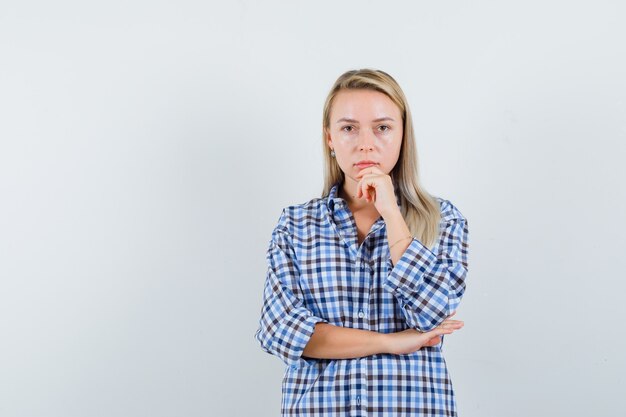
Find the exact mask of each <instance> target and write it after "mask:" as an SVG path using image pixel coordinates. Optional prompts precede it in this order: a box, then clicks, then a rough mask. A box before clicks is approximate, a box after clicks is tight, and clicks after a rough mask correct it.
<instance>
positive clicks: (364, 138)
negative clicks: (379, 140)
mask: <svg viewBox="0 0 626 417" xmlns="http://www.w3.org/2000/svg"><path fill="white" fill-rule="evenodd" d="M374 139H375V135H374V134H372V133H370V132H366V131H364V132H363V133H361V134H360V135H359V151H364V150H365V151H372V150H374Z"/></svg>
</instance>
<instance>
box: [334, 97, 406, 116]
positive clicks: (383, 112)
mask: <svg viewBox="0 0 626 417" xmlns="http://www.w3.org/2000/svg"><path fill="white" fill-rule="evenodd" d="M330 114H331V122H335V121H336V120H337V119H338V118H340V117H350V118H353V119H357V120H360V119H364V120H368V119H376V118H379V117H384V116H387V117H393V118H394V119H396V120H399V118H400V108H399V107H398V106H396V104H395V103H394V102H393V101H391V99H390V98H389V97H387V95H386V94H384V93H381V92H380V91H374V90H341V91H339V92H338V93H337V95H335V99H334V100H333V105H332V108H331V112H330Z"/></svg>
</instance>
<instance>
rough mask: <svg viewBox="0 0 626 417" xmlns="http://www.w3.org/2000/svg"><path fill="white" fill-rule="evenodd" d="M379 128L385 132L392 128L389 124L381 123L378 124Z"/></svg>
mask: <svg viewBox="0 0 626 417" xmlns="http://www.w3.org/2000/svg"><path fill="white" fill-rule="evenodd" d="M383 128H384V129H383ZM378 129H380V130H382V131H383V132H386V131H388V130H389V129H391V128H390V127H389V126H387V125H380V126H378Z"/></svg>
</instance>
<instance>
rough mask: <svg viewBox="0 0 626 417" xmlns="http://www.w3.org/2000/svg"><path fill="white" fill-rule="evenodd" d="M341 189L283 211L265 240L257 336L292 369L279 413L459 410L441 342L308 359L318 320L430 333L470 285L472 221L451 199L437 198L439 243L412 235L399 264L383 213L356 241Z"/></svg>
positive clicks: (285, 381) (421, 413)
mask: <svg viewBox="0 0 626 417" xmlns="http://www.w3.org/2000/svg"><path fill="white" fill-rule="evenodd" d="M339 187H340V183H337V184H335V185H334V186H333V187H332V188H331V190H330V192H329V195H328V196H327V197H326V198H314V199H312V200H310V201H308V202H306V203H303V204H298V205H293V206H289V207H286V208H284V209H283V211H282V213H281V215H280V218H279V220H278V225H277V226H276V228H275V229H274V231H273V232H272V238H271V240H270V243H269V248H268V251H267V262H268V270H267V277H266V281H265V287H264V293H263V307H262V309H261V318H260V320H259V328H258V330H257V331H256V333H255V335H254V337H255V339H256V340H257V341H258V342H259V343H260V345H261V348H262V349H263V350H264V351H265V352H267V353H270V354H272V355H275V356H277V357H278V358H280V359H281V360H282V361H283V362H284V363H285V364H286V366H287V367H286V370H285V375H284V378H283V383H282V404H281V415H283V416H296V415H298V416H311V417H313V416H342V417H345V416H394V417H397V416H456V415H457V412H456V403H455V397H454V391H453V388H452V383H451V379H450V376H449V374H448V370H447V367H446V362H445V360H444V358H443V355H442V352H441V348H442V344H443V341H442V343H439V344H438V345H436V346H432V347H422V348H421V349H419V350H418V351H416V352H414V353H410V354H406V355H393V354H375V355H371V356H365V357H361V358H353V359H317V358H308V357H306V356H302V352H303V350H304V347H305V346H306V344H307V342H308V341H309V339H310V337H311V335H312V333H313V331H314V329H315V323H318V322H325V323H330V324H333V325H336V326H342V327H350V328H355V329H365V330H372V331H376V332H380V333H393V332H398V331H401V330H405V329H407V328H414V329H417V330H420V331H428V330H431V329H433V328H435V327H437V326H438V325H440V324H441V323H442V322H443V321H444V320H445V319H446V318H447V317H448V316H449V315H450V314H451V313H452V312H453V311H455V310H456V309H457V307H458V305H459V303H460V301H461V298H462V297H463V293H464V292H465V277H466V275H467V253H468V242H467V238H468V229H467V220H466V219H465V217H464V216H463V215H462V214H461V212H460V211H459V210H458V209H457V208H456V207H455V206H454V205H452V203H451V202H450V201H448V200H444V199H441V198H439V197H435V198H436V199H437V201H438V202H439V204H440V208H441V222H440V229H439V239H438V242H437V244H436V245H435V246H434V248H433V249H432V250H429V249H428V248H427V247H426V246H424V245H423V244H422V243H421V242H420V241H419V240H418V239H417V238H413V240H412V241H411V243H410V245H409V247H408V248H407V250H406V251H405V252H404V254H403V255H402V257H401V258H400V260H399V261H398V262H397V264H396V265H395V266H394V265H393V264H392V262H391V256H390V252H389V246H388V242H387V233H386V227H385V222H384V220H383V218H382V217H379V218H378V220H377V221H376V222H375V223H374V225H373V226H372V228H371V229H370V232H369V234H368V235H367V237H366V238H365V240H364V241H363V242H362V243H361V245H360V246H358V240H357V229H356V224H355V222H354V217H353V216H352V213H351V212H350V210H349V208H348V206H347V203H346V201H345V200H344V199H342V198H340V197H338V194H337V193H338V190H339ZM398 204H399V199H398ZM442 338H443V337H442Z"/></svg>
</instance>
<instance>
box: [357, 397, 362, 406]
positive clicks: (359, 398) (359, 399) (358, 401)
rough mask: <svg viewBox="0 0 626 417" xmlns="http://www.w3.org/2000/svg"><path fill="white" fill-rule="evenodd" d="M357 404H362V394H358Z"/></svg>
mask: <svg viewBox="0 0 626 417" xmlns="http://www.w3.org/2000/svg"><path fill="white" fill-rule="evenodd" d="M356 404H357V405H360V404H361V396H360V395H357V396H356Z"/></svg>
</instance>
